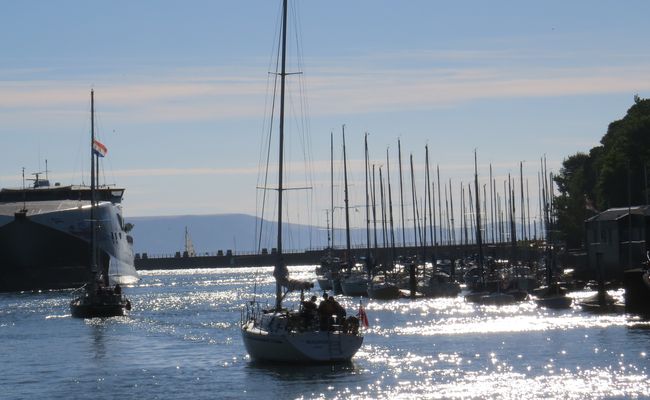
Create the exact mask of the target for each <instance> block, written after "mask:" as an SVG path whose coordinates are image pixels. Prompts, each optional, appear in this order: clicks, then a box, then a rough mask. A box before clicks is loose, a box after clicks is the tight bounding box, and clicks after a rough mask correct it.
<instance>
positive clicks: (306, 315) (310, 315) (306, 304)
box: [300, 296, 318, 330]
mask: <svg viewBox="0 0 650 400" xmlns="http://www.w3.org/2000/svg"><path fill="white" fill-rule="evenodd" d="M317 299H318V298H317V297H316V296H311V298H310V299H309V301H303V302H302V303H301V308H300V316H301V318H302V327H303V329H304V330H306V329H308V328H309V327H311V326H312V323H313V322H315V321H316V320H317V319H318V305H317V304H316V300H317Z"/></svg>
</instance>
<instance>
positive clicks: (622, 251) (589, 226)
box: [585, 206, 650, 280]
mask: <svg viewBox="0 0 650 400" xmlns="http://www.w3.org/2000/svg"><path fill="white" fill-rule="evenodd" d="M585 228H586V236H587V237H586V239H585V243H586V244H587V257H588V269H589V272H590V277H591V278H593V279H599V278H602V279H604V280H611V279H618V280H622V279H623V272H624V271H625V270H627V269H632V268H639V267H641V266H642V265H643V263H646V262H647V258H646V254H647V251H648V249H650V206H634V207H623V208H610V209H609V210H606V211H603V212H601V213H599V214H597V215H594V216H593V217H591V218H589V219H587V220H586V221H585Z"/></svg>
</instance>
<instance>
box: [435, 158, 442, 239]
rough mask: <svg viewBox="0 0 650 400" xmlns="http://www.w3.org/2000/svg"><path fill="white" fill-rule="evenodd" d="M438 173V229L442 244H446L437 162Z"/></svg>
mask: <svg viewBox="0 0 650 400" xmlns="http://www.w3.org/2000/svg"><path fill="white" fill-rule="evenodd" d="M436 173H437V175H438V231H439V233H440V235H439V236H438V237H439V238H440V244H444V240H443V239H442V198H441V196H440V165H438V164H436Z"/></svg>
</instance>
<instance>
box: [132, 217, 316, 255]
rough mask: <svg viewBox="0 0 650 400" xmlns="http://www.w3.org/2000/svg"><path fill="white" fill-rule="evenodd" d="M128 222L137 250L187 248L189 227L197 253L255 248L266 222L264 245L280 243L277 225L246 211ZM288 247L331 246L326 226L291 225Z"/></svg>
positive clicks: (286, 234) (162, 251)
mask: <svg viewBox="0 0 650 400" xmlns="http://www.w3.org/2000/svg"><path fill="white" fill-rule="evenodd" d="M126 222H130V223H132V224H133V225H134V228H133V230H132V231H131V234H132V236H133V238H134V245H133V246H134V249H135V251H136V253H148V254H149V255H162V254H174V253H175V252H177V251H183V250H184V249H185V227H187V229H188V232H189V234H190V237H191V239H192V243H193V244H194V249H195V251H196V252H197V253H199V254H201V253H216V252H217V251H218V250H223V251H224V252H225V251H226V250H229V249H230V250H233V251H234V252H239V253H242V252H252V251H255V250H256V248H257V246H256V245H255V236H256V235H255V232H256V231H257V227H258V226H259V224H260V223H263V226H264V229H263V232H265V233H264V235H263V242H262V246H261V247H266V248H268V249H269V250H270V249H271V248H273V247H275V246H276V244H275V243H276V239H275V237H276V233H275V230H276V229H277V228H276V224H275V223H273V222H267V221H262V220H261V219H259V218H257V217H254V216H251V215H246V214H217V215H178V216H163V217H130V218H127V221H126ZM283 237H284V241H283V247H284V249H285V250H304V249H309V248H314V249H318V248H324V247H326V246H327V232H326V230H325V229H322V228H317V227H311V226H306V225H297V224H288V225H287V227H286V229H285V231H284V233H283Z"/></svg>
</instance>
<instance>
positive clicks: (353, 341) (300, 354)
mask: <svg viewBox="0 0 650 400" xmlns="http://www.w3.org/2000/svg"><path fill="white" fill-rule="evenodd" d="M242 338H243V339H244V345H245V346H246V351H247V352H248V354H249V355H250V357H251V359H253V360H257V361H273V362H283V363H313V362H323V363H326V362H340V361H349V360H350V359H351V358H352V357H353V356H354V354H356V352H357V351H358V350H359V348H360V347H361V344H362V343H363V336H359V335H354V334H350V333H342V332H330V331H313V332H286V331H285V332H280V333H269V332H267V331H265V330H263V329H260V328H257V327H255V326H254V324H253V323H252V322H250V323H248V324H245V325H244V326H243V327H242Z"/></svg>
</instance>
